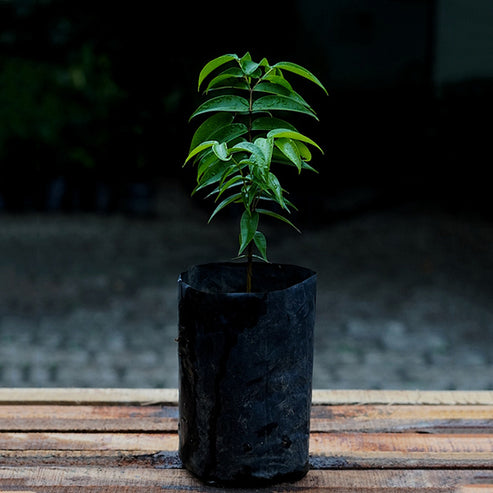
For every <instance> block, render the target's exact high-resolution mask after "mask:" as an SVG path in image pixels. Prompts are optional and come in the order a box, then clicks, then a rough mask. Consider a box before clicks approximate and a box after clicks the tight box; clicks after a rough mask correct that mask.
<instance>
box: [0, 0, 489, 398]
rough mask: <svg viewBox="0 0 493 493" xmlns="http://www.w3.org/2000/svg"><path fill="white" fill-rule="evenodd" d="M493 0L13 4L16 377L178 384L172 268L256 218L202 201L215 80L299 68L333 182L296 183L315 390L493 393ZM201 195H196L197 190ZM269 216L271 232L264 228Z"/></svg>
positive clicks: (4, 222) (9, 296) (8, 262)
mask: <svg viewBox="0 0 493 493" xmlns="http://www.w3.org/2000/svg"><path fill="white" fill-rule="evenodd" d="M492 33H493V4H492V2H491V0H474V1H470V0H428V1H424V0H330V1H329V0H298V1H284V2H269V1H264V2H257V3H252V2H250V3H244V2H242V3H240V2H230V3H228V4H225V3H222V2H221V3H218V2H203V3H199V4H197V3H194V2H192V3H190V2H168V1H167V2H163V1H162V2H149V1H141V2H138V3H131V4H128V3H127V2H110V1H100V2H92V1H84V2H82V1H81V0H70V1H61V0H40V1H37V2H35V1H31V0H15V1H12V0H0V384H1V385H6V386H13V387H19V386H26V387H33V386H57V387H60V386H98V387H101V386H117V387H149V386H156V387H163V386H164V387H166V386H168V387H176V385H177V365H176V344H175V342H174V340H175V338H176V327H177V320H176V279H177V276H178V273H179V272H182V271H183V270H184V269H185V268H186V267H187V266H188V265H192V264H194V263H203V262H211V261H216V260H221V259H222V260H228V259H231V257H232V256H234V255H235V253H236V252H237V248H238V245H237V238H238V236H237V235H238V221H237V220H236V218H235V217H234V216H233V215H232V216H228V215H227V213H226V210H225V211H224V213H222V214H220V215H218V217H217V219H215V220H214V221H213V222H212V223H211V224H210V225H208V224H207V218H208V215H209V214H210V212H211V209H212V208H213V207H214V204H213V203H211V201H210V200H208V201H204V200H202V197H198V196H197V197H194V198H192V199H191V198H190V197H189V194H190V191H191V190H192V189H193V187H194V182H195V177H194V169H193V168H192V167H187V168H185V169H182V163H183V161H184V159H185V156H186V154H187V151H188V147H189V142H190V138H191V136H192V135H193V132H194V129H195V128H196V126H197V125H198V123H199V119H197V121H192V122H191V123H189V122H188V118H189V115H190V114H191V113H192V112H193V111H194V109H195V108H196V106H197V105H198V104H199V102H200V101H201V96H200V94H198V93H197V90H196V85H197V76H198V73H199V70H200V69H201V67H202V66H203V65H204V63H206V62H207V61H208V60H210V59H212V58H214V57H216V56H218V55H221V54H224V53H228V52H229V53H237V54H239V55H243V54H244V53H245V52H246V51H247V50H249V51H250V52H251V54H252V56H253V58H254V60H260V59H261V58H262V57H264V56H266V57H267V58H268V59H269V61H270V62H271V63H275V62H276V61H280V60H288V61H293V62H297V63H299V64H301V65H304V66H306V67H307V68H309V69H310V70H311V71H313V72H314V73H315V74H316V75H317V76H318V77H319V78H320V79H321V80H322V81H323V83H324V85H325V86H326V87H327V88H328V90H329V93H330V96H329V97H327V96H325V94H324V93H323V92H322V91H321V90H320V89H319V88H318V87H316V86H314V85H312V84H310V83H307V82H305V81H303V79H301V78H299V77H296V76H294V75H293V76H292V77H291V79H290V80H291V81H292V83H293V85H294V86H295V88H296V89H297V90H298V91H299V92H300V93H302V94H303V95H304V96H305V98H306V99H307V100H308V102H309V103H310V104H311V105H312V106H313V107H314V108H315V109H316V110H317V112H318V115H319V117H320V123H317V122H316V121H314V120H312V119H310V118H309V117H305V116H304V115H300V116H299V117H297V122H296V123H297V125H298V127H299V129H300V130H301V131H303V132H304V133H305V134H307V135H308V136H311V137H312V138H314V139H315V140H316V141H317V142H318V143H319V144H320V145H321V146H322V147H323V148H324V150H325V154H324V155H323V156H320V155H319V156H317V157H316V160H315V165H316V167H317V168H318V169H319V170H320V174H319V175H315V174H310V173H305V174H302V175H301V177H298V175H297V174H296V172H294V173H283V174H279V176H280V179H281V182H282V183H283V185H285V186H286V188H287V189H288V190H289V191H290V192H291V196H290V199H292V201H293V202H294V203H295V204H296V205H297V206H298V207H299V208H300V212H299V213H298V214H293V216H295V217H293V218H292V219H293V221H294V222H295V224H296V225H297V226H299V227H300V229H301V230H302V231H303V234H302V235H298V234H297V233H295V232H294V231H293V230H291V229H290V228H287V227H285V225H283V224H280V223H279V224H278V222H276V221H272V222H267V221H266V222H265V224H264V223H263V224H262V229H263V231H264V232H265V233H266V236H267V238H268V245H269V246H268V255H269V258H270V259H271V261H273V262H287V263H298V264H300V265H305V266H307V267H310V268H312V269H313V270H315V271H316V272H317V273H318V294H317V299H318V301H317V324H316V325H317V326H316V338H317V339H316V345H315V346H316V353H315V370H314V377H315V379H314V386H315V388H316V387H318V388H407V389H416V388H421V389H435V390H437V389H456V388H462V389H492V388H493V380H492V378H493V372H492V371H491V368H492V365H493V330H492V327H493V307H492V303H491V299H492V296H493V292H492V291H493V284H492V282H491V279H492V278H493V221H492V219H493V214H492V211H493V207H492V205H491V179H490V177H489V168H490V167H491V150H490V149H491V129H492V125H491V114H492V109H493V108H492V101H493V82H492V78H493V36H492ZM197 195H198V194H197ZM264 228H266V229H264Z"/></svg>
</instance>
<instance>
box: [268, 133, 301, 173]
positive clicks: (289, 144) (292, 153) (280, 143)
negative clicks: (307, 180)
mask: <svg viewBox="0 0 493 493" xmlns="http://www.w3.org/2000/svg"><path fill="white" fill-rule="evenodd" d="M275 145H276V147H277V148H278V149H279V150H280V151H281V152H282V153H283V154H284V155H285V156H286V157H287V158H288V159H289V160H290V161H291V162H292V163H293V164H294V165H295V166H296V167H297V168H298V173H301V168H302V167H303V161H302V159H301V157H300V151H299V150H298V146H297V145H296V143H295V142H294V141H293V140H291V139H284V138H281V139H276V140H275Z"/></svg>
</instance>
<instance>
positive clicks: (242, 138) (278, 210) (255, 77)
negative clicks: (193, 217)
mask: <svg viewBox="0 0 493 493" xmlns="http://www.w3.org/2000/svg"><path fill="white" fill-rule="evenodd" d="M288 73H289V75H291V74H296V75H298V76H301V77H303V78H305V79H307V80H309V81H311V82H313V83H314V84H316V85H317V86H319V87H320V88H321V89H323V91H324V92H325V93H327V91H326V89H325V87H324V86H323V85H322V83H321V82H320V80H319V79H318V78H317V77H315V75H313V74H312V73H311V72H310V71H308V70H307V69H306V68H304V67H302V66H300V65H297V64H295V63H291V62H278V63H275V64H273V65H270V64H269V62H268V61H267V59H265V58H263V59H262V60H261V61H260V62H254V61H253V60H252V58H251V56H250V54H249V53H246V54H245V55H244V56H243V57H241V58H240V57H239V56H238V55H234V54H228V55H222V56H220V57H217V58H214V59H213V60H211V61H210V62H208V63H207V64H206V65H205V66H204V68H203V69H202V70H201V72H200V74H199V80H198V90H199V91H200V90H201V89H202V88H204V87H205V96H206V100H205V101H204V102H203V103H202V104H200V106H199V107H198V108H197V109H196V110H195V112H194V113H193V114H192V116H191V117H190V119H192V118H194V117H197V116H200V115H205V114H207V118H206V119H205V120H204V121H203V122H202V123H201V124H200V126H199V127H198V128H197V130H196V131H195V133H194V135H193V137H192V142H191V145H190V150H189V154H188V156H187V158H186V160H185V164H187V163H188V162H190V161H192V162H194V163H195V164H196V165H197V186H196V187H195V189H194V191H193V193H195V192H197V191H199V190H203V189H207V188H209V189H212V190H211V191H210V192H209V195H208V196H214V197H215V200H216V202H217V203H218V204H217V206H216V208H215V209H214V211H213V212H212V214H211V216H210V219H209V221H210V220H211V219H212V218H213V217H214V216H215V215H216V214H217V213H218V212H219V211H221V210H222V209H224V208H225V207H227V206H229V205H231V204H240V206H242V208H243V213H242V215H241V219H240V235H239V243H240V246H239V252H238V256H239V257H240V258H241V257H246V258H247V261H248V268H247V279H246V290H247V292H250V290H251V273H252V268H251V266H252V261H253V258H254V257H257V258H259V259H262V260H264V261H267V241H266V238H265V236H264V234H263V233H262V232H261V231H259V219H260V217H261V216H263V215H267V216H271V217H274V218H276V219H278V220H280V221H283V222H285V223H287V224H289V225H290V226H292V227H293V228H295V229H297V228H296V226H294V224H293V223H292V222H291V221H290V220H289V219H288V218H287V217H286V216H287V215H288V214H289V213H290V211H291V209H293V210H296V207H295V206H294V204H292V203H291V202H290V201H289V200H288V199H287V198H286V190H285V189H284V188H283V187H282V185H281V183H280V181H279V179H278V177H277V175H276V173H275V170H274V169H273V166H272V165H273V164H280V165H289V166H294V167H295V168H296V169H297V170H298V172H299V173H300V172H301V171H302V170H311V171H315V169H314V168H313V167H312V166H310V165H309V164H308V163H309V162H310V161H311V159H312V153H311V150H310V147H311V148H316V149H317V150H319V151H320V152H322V149H321V148H320V146H319V145H318V144H317V143H316V142H314V141H313V140H312V139H311V138H309V137H307V136H306V135H304V134H302V133H301V132H299V131H298V129H297V128H296V127H295V126H294V125H292V124H291V123H290V122H288V121H287V116H286V115H288V114H289V112H295V113H302V114H305V115H308V116H310V117H313V118H315V119H317V120H318V118H317V115H316V113H315V111H314V110H313V109H312V108H311V107H310V105H309V104H308V103H307V102H306V101H305V99H303V97H302V96H301V95H300V94H298V93H297V92H296V91H295V90H294V89H293V87H292V85H291V83H290V82H288V80H287V78H286V74H288ZM207 81H208V83H207ZM206 83H207V85H205V84H206ZM272 204H277V205H275V206H274V207H272V206H271V207H269V205H272Z"/></svg>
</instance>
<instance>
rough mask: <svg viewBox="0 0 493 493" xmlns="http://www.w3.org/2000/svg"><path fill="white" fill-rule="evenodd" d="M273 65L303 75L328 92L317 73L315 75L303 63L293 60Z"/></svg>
mask: <svg viewBox="0 0 493 493" xmlns="http://www.w3.org/2000/svg"><path fill="white" fill-rule="evenodd" d="M273 67H274V68H280V69H282V70H287V71H288V72H292V73H294V74H297V75H300V76H301V77H304V78H305V79H308V80H309V81H311V82H313V83H314V84H317V86H319V87H321V88H322V89H323V90H324V92H325V94H328V92H327V89H325V87H324V86H323V84H322V83H321V82H320V81H319V80H318V78H317V77H315V75H313V74H312V73H311V72H310V71H309V70H307V69H306V68H305V67H302V66H301V65H298V64H296V63H292V62H278V63H276V64H274V65H273Z"/></svg>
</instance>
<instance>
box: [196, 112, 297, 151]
mask: <svg viewBox="0 0 493 493" xmlns="http://www.w3.org/2000/svg"><path fill="white" fill-rule="evenodd" d="M233 118H234V116H233V115H230V114H229V113H217V114H215V115H212V116H210V117H209V118H207V120H204V122H203V123H201V124H200V125H199V127H198V128H197V130H196V131H195V133H194V134H193V137H192V142H191V144H190V151H191V150H192V149H194V148H195V147H197V146H198V145H199V144H201V143H202V142H205V141H206V140H212V134H213V133H214V132H215V131H216V130H217V129H218V128H221V127H224V126H225V125H229V124H230V123H232V122H233ZM286 128H288V127H286ZM245 129H246V127H245ZM190 151H189V152H190Z"/></svg>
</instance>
